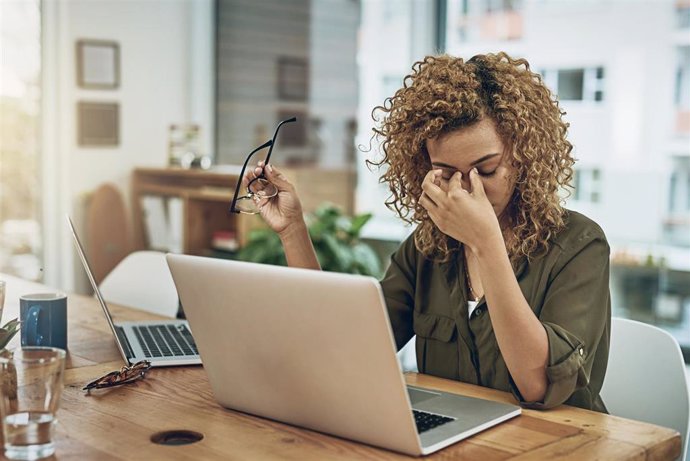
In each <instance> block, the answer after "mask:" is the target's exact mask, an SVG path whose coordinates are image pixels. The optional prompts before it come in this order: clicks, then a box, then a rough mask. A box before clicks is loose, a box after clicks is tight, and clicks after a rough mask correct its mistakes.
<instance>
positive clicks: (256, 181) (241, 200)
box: [230, 117, 297, 214]
mask: <svg viewBox="0 0 690 461" xmlns="http://www.w3.org/2000/svg"><path fill="white" fill-rule="evenodd" d="M296 121H297V117H292V118H289V119H287V120H283V121H282V122H280V123H279V124H278V126H277V127H276V131H275V133H273V139H270V140H268V141H266V142H265V143H263V144H262V145H260V146H259V147H257V148H256V149H254V150H253V151H251V152H250V154H249V155H248V156H247V159H246V160H245V161H244V165H242V171H241V172H240V176H239V178H238V180H237V187H236V188H235V195H233V197H232V203H231V204H230V212H231V213H244V214H257V213H258V212H259V205H258V202H260V201H261V200H262V199H270V198H273V197H275V196H276V195H278V188H277V187H276V186H275V185H273V184H271V182H270V181H269V180H268V179H266V175H265V174H264V168H266V165H268V161H269V160H270V158H271V153H272V152H273V147H274V146H275V143H276V138H277V136H278V131H279V130H280V127H281V126H283V125H284V124H286V123H291V122H296ZM266 148H268V154H266V158H265V159H264V160H263V164H262V166H261V167H260V168H261V173H260V174H259V175H258V176H256V177H255V178H253V179H252V180H250V181H249V183H248V184H247V190H246V193H245V194H244V195H241V196H240V189H241V187H242V184H243V181H244V173H245V171H246V170H247V166H248V165H249V166H250V170H249V171H252V172H254V171H256V168H259V162H255V161H253V162H251V163H250V160H252V157H253V156H254V154H256V153H257V152H259V151H261V150H263V149H266Z"/></svg>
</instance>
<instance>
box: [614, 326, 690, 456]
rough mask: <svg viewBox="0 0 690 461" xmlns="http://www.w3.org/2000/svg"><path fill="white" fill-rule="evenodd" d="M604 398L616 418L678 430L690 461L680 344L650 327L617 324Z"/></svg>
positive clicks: (689, 404) (688, 396) (689, 408)
mask: <svg viewBox="0 0 690 461" xmlns="http://www.w3.org/2000/svg"><path fill="white" fill-rule="evenodd" d="M601 398H602V399H603V400H604V404H605V405H606V408H607V409H608V410H609V412H610V413H611V414H612V415H616V416H622V417H624V418H630V419H636V420H638V421H645V422H648V423H652V424H657V425H659V426H664V427H670V428H672V429H675V430H677V431H678V432H679V433H680V435H681V437H682V439H683V440H682V443H683V445H682V448H681V456H680V459H681V460H685V459H686V456H687V445H688V419H689V418H690V392H689V391H688V384H687V378H686V376H685V363H684V361H683V355H682V354H681V351H680V347H679V346H678V342H677V341H676V340H675V339H674V338H673V336H671V335H670V334H669V333H668V332H666V331H664V330H662V329H660V328H657V327H655V326H652V325H648V324H646V323H641V322H636V321H634V320H628V319H621V318H613V319H612V322H611V347H610V352H609V363H608V368H607V370H606V378H605V379H604V385H603V387H602V389H601Z"/></svg>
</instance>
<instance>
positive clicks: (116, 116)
mask: <svg viewBox="0 0 690 461" xmlns="http://www.w3.org/2000/svg"><path fill="white" fill-rule="evenodd" d="M119 143H120V105H119V104H118V103H116V102H86V101H79V102H78V103H77V145H78V146H79V147H116V146H117V145H118V144H119Z"/></svg>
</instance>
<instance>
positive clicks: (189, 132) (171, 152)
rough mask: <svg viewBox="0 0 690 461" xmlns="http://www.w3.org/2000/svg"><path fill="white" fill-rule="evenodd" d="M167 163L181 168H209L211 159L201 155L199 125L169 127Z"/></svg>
mask: <svg viewBox="0 0 690 461" xmlns="http://www.w3.org/2000/svg"><path fill="white" fill-rule="evenodd" d="M168 146H169V147H168V163H169V164H170V166H180V167H182V168H187V169H189V168H201V169H202V170H206V169H208V168H210V167H211V157H209V156H207V155H202V154H201V148H200V138H199V125H196V124H180V125H175V124H173V125H170V134H169V140H168Z"/></svg>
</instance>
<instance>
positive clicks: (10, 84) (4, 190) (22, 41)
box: [0, 0, 42, 280]
mask: <svg viewBox="0 0 690 461" xmlns="http://www.w3.org/2000/svg"><path fill="white" fill-rule="evenodd" d="M0 18H2V19H1V23H0V24H1V27H2V28H1V33H0V54H1V55H2V60H1V61H0V66H1V73H0V81H2V85H0V112H1V113H2V116H1V117H0V272H4V273H9V274H14V275H17V276H20V277H22V278H26V279H29V280H40V279H41V276H42V274H41V266H42V262H41V261H42V248H41V242H42V238H41V237H42V236H41V233H42V229H41V227H42V226H41V218H40V216H41V207H40V198H41V181H40V157H39V148H38V146H39V145H40V142H39V139H40V122H41V118H40V108H41V87H40V84H41V47H40V43H41V17H40V2H39V0H33V1H25V2H3V4H2V16H0Z"/></svg>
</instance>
